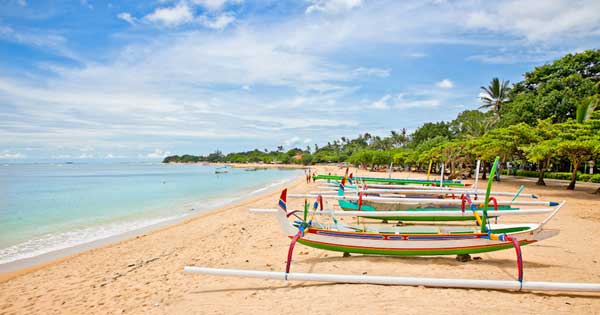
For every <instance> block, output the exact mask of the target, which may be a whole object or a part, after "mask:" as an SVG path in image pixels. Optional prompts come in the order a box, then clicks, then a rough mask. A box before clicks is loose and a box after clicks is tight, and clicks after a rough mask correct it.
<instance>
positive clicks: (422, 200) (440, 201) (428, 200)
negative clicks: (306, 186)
mask: <svg viewBox="0 0 600 315" xmlns="http://www.w3.org/2000/svg"><path fill="white" fill-rule="evenodd" d="M317 196H319V195H315V194H288V197H289V198H316V197H317ZM321 196H322V197H323V199H336V200H352V201H356V200H358V197H356V196H332V195H321ZM363 201H374V202H379V203H387V204H408V205H413V204H442V205H461V204H462V200H460V199H437V198H394V197H373V196H365V197H363ZM475 203H478V202H477V201H475ZM498 205H500V206H507V205H520V206H550V207H554V206H558V202H555V201H522V200H514V201H512V200H498Z"/></svg>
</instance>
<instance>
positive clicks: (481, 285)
mask: <svg viewBox="0 0 600 315" xmlns="http://www.w3.org/2000/svg"><path fill="white" fill-rule="evenodd" d="M183 271H184V272H188V273H197V274H205V275H214V276H228V277H244V278H261V279H273V280H295V281H318V282H333V283H360V284H383V285H402V286H426V287H438V288H463V289H493V290H514V291H564V292H567V291H570V292H600V283H573V282H537V281H524V282H519V281H515V280H505V281H503V280H475V279H445V278H442V279H438V278H412V277H386V276H365V275H360V276H357V275H340V274H319V273H300V272H290V273H285V272H277V271H258V270H242V269H221V268H207V267H193V266H186V267H184V269H183Z"/></svg>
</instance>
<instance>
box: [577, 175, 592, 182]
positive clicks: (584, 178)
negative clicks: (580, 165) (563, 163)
mask: <svg viewBox="0 0 600 315" xmlns="http://www.w3.org/2000/svg"><path fill="white" fill-rule="evenodd" d="M591 178H592V175H590V174H577V180H578V181H580V182H589V181H590V179H591Z"/></svg>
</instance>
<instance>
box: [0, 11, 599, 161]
mask: <svg viewBox="0 0 600 315" xmlns="http://www.w3.org/2000/svg"><path fill="white" fill-rule="evenodd" d="M598 12H600V1H597V0H589V1H577V0H565V1H562V0H548V1H543V2H537V1H522V2H519V1H469V0H457V1H451V0H447V1H444V0H430V1H411V0H407V1H369V0H308V1H302V0H297V1H276V0H273V1H271V0H257V1H249V0H176V1H169V0H157V1H153V0H146V1H113V2H110V1H94V0H87V1H86V0H81V1H32V0H30V1H28V0H14V1H12V0H0V162H1V161H5V162H14V161H17V162H32V161H41V160H56V161H64V160H66V161H87V160H107V161H108V160H160V159H162V158H163V157H164V156H165V155H171V154H207V153H210V152H213V151H214V150H216V149H219V150H221V151H223V152H226V153H227V152H232V151H242V150H252V149H255V148H258V149H264V148H267V149H275V148H276V147H277V146H279V145H283V146H284V147H285V148H286V149H289V148H292V147H302V148H304V147H306V146H307V145H310V146H314V144H319V145H323V144H326V143H327V142H328V141H332V140H334V139H338V138H340V137H342V136H345V137H356V136H357V135H358V134H359V133H364V132H369V133H371V134H374V135H381V136H384V135H387V134H389V132H390V131H391V130H400V129H402V128H407V129H408V130H409V131H411V130H415V129H416V128H417V127H419V126H420V125H422V124H423V123H425V122H430V121H442V120H445V121H449V120H452V119H453V118H454V117H455V116H456V114H457V113H459V112H461V111H464V110H467V109H476V108H478V107H479V106H480V101H479V94H480V87H481V86H482V85H487V84H488V83H489V81H490V80H491V79H492V78H493V77H499V78H501V79H504V80H510V81H511V82H518V81H520V80H521V79H522V74H523V73H524V72H526V71H529V70H531V69H533V68H534V67H535V66H539V65H542V64H544V63H547V62H550V61H552V60H553V59H556V58H559V57H561V56H563V55H565V54H567V53H573V52H579V51H583V50H586V49H593V48H596V49H597V48H599V47H600V14H598Z"/></svg>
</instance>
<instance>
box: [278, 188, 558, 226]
mask: <svg viewBox="0 0 600 315" xmlns="http://www.w3.org/2000/svg"><path fill="white" fill-rule="evenodd" d="M317 196H321V195H319V194H308V195H306V194H290V196H289V197H292V198H315V197H317ZM322 197H323V198H326V199H334V200H337V202H338V205H339V207H340V208H341V209H342V210H345V211H363V212H364V215H363V216H364V217H368V218H372V217H371V216H369V214H370V213H371V212H373V211H405V212H408V211H415V212H420V213H421V215H418V216H417V215H415V216H391V215H390V216H389V217H377V218H379V219H382V220H398V221H464V220H474V219H475V217H474V216H473V215H472V214H471V213H469V212H466V211H465V209H466V206H467V202H468V201H469V200H470V199H471V198H470V195H468V194H467V195H464V194H463V195H461V196H460V198H455V199H451V198H447V199H440V198H399V197H377V196H371V195H367V194H364V193H363V192H360V193H359V194H358V196H357V195H354V196H348V195H345V194H344V180H342V184H340V188H339V190H338V195H337V196H333V195H322ZM491 200H492V202H493V205H494V210H495V211H498V212H501V211H519V208H515V206H546V207H548V206H549V207H556V206H558V205H559V203H558V202H554V201H549V202H545V201H521V200H515V199H513V200H500V201H499V200H497V199H496V198H495V197H491ZM475 202H476V201H475ZM473 204H474V205H475V208H474V209H473V210H483V204H482V203H480V204H475V203H473ZM440 211H445V212H456V213H460V214H462V215H439V214H438V213H439V212H440Z"/></svg>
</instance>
